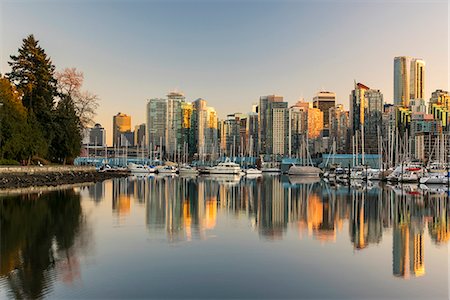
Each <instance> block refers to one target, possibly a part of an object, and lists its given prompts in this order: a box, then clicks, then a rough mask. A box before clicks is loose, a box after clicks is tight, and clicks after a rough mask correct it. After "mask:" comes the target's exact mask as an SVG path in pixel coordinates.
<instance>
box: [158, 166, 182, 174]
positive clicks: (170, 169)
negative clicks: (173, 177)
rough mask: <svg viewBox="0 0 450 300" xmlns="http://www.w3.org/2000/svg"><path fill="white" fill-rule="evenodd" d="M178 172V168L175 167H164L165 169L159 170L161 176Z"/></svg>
mask: <svg viewBox="0 0 450 300" xmlns="http://www.w3.org/2000/svg"><path fill="white" fill-rule="evenodd" d="M177 171H178V170H177V168H175V167H174V166H164V167H163V168H159V169H158V173H159V174H175V173H177Z"/></svg>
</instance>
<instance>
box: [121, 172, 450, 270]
mask: <svg viewBox="0 0 450 300" xmlns="http://www.w3.org/2000/svg"><path fill="white" fill-rule="evenodd" d="M143 182H145V181H138V180H135V181H124V182H123V184H132V185H133V184H134V186H133V187H132V188H131V189H132V190H134V191H136V190H138V191H141V192H139V195H138V199H140V200H139V201H144V199H146V203H147V206H146V224H147V226H148V229H149V231H150V234H153V235H155V236H156V235H161V234H163V235H165V237H166V238H167V241H168V242H170V243H173V242H180V241H189V240H191V239H192V238H199V239H203V238H207V237H208V234H207V233H208V231H209V230H211V229H213V228H214V227H215V226H216V224H217V222H218V220H217V217H218V215H220V214H226V215H232V216H235V217H240V216H245V217H246V218H248V220H249V222H250V225H251V227H252V228H254V229H255V230H256V231H257V232H258V234H259V235H260V237H261V238H263V239H265V240H281V239H283V235H284V234H285V233H286V231H287V229H288V227H289V228H290V227H292V228H295V229H296V230H298V235H299V237H300V238H302V237H303V236H305V235H306V236H309V237H312V238H313V239H316V240H318V241H319V242H321V243H327V242H334V241H336V236H337V233H338V232H341V231H342V230H343V229H344V227H345V226H344V223H346V222H348V234H349V241H350V242H351V243H352V245H353V248H354V249H355V250H356V251H361V250H364V249H365V248H367V247H370V245H371V244H375V245H376V244H379V243H380V242H381V241H382V239H383V232H384V231H386V230H389V231H391V232H392V238H393V249H392V273H393V275H394V276H396V277H402V278H409V277H410V276H422V275H424V274H425V262H424V249H423V248H424V238H423V234H424V230H426V228H427V227H428V231H429V234H430V236H431V238H432V240H433V242H434V243H435V244H436V245H439V244H446V243H447V242H448V239H449V234H450V226H449V223H448V218H449V214H450V212H449V205H448V195H447V194H433V193H417V192H411V191H410V190H407V191H406V192H405V191H403V192H402V191H401V189H400V192H399V188H391V187H384V188H382V187H377V186H372V187H370V188H363V189H359V190H358V189H353V188H351V189H350V188H348V187H338V188H334V189H331V188H330V187H329V186H327V185H326V184H325V183H323V182H310V183H299V182H296V181H294V180H292V178H288V177H284V176H283V177H281V178H279V177H265V176H264V177H258V178H254V179H246V178H242V179H239V178H238V177H237V178H233V177H221V178H211V177H199V178H198V179H195V178H180V177H154V178H150V179H148V181H146V187H144V186H141V185H142V184H143ZM115 184H116V185H118V184H120V181H117V182H116V183H115ZM409 188H410V187H409ZM129 189H130V187H129ZM124 193H126V192H125V191H124ZM125 195H129V193H128V194H125ZM125 195H122V196H120V195H119V196H118V199H119V201H122V200H121V199H123V198H121V197H126V196H125ZM127 201H128V200H127ZM127 203H128V202H127ZM127 205H128V204H127ZM128 207H129V206H127V209H126V210H128V209H129V208H128ZM113 210H116V208H114V206H113Z"/></svg>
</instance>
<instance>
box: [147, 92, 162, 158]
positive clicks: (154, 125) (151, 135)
mask: <svg viewBox="0 0 450 300" xmlns="http://www.w3.org/2000/svg"><path fill="white" fill-rule="evenodd" d="M166 118H167V100H166V99H161V98H153V99H150V100H148V102H147V143H148V149H151V151H153V152H157V153H160V154H163V153H164V151H165V147H164V145H165V140H166V137H165V135H166Z"/></svg>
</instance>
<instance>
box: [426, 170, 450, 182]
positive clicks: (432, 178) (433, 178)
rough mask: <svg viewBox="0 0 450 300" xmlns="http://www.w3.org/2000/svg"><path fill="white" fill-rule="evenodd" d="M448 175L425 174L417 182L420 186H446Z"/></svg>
mask: <svg viewBox="0 0 450 300" xmlns="http://www.w3.org/2000/svg"><path fill="white" fill-rule="evenodd" d="M449 180H450V178H449V174H448V173H447V172H441V173H436V172H433V173H427V174H426V175H424V176H423V177H422V178H420V179H419V182H420V183H422V184H448V183H449Z"/></svg>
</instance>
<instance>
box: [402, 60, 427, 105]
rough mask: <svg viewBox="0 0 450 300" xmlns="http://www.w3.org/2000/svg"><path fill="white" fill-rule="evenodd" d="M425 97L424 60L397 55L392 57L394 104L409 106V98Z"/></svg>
mask: <svg viewBox="0 0 450 300" xmlns="http://www.w3.org/2000/svg"><path fill="white" fill-rule="evenodd" d="M424 98H425V61H423V60H422V59H419V58H411V57H408V56H399V57H395V58H394V105H396V106H402V107H409V106H410V104H409V101H410V100H411V99H424Z"/></svg>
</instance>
